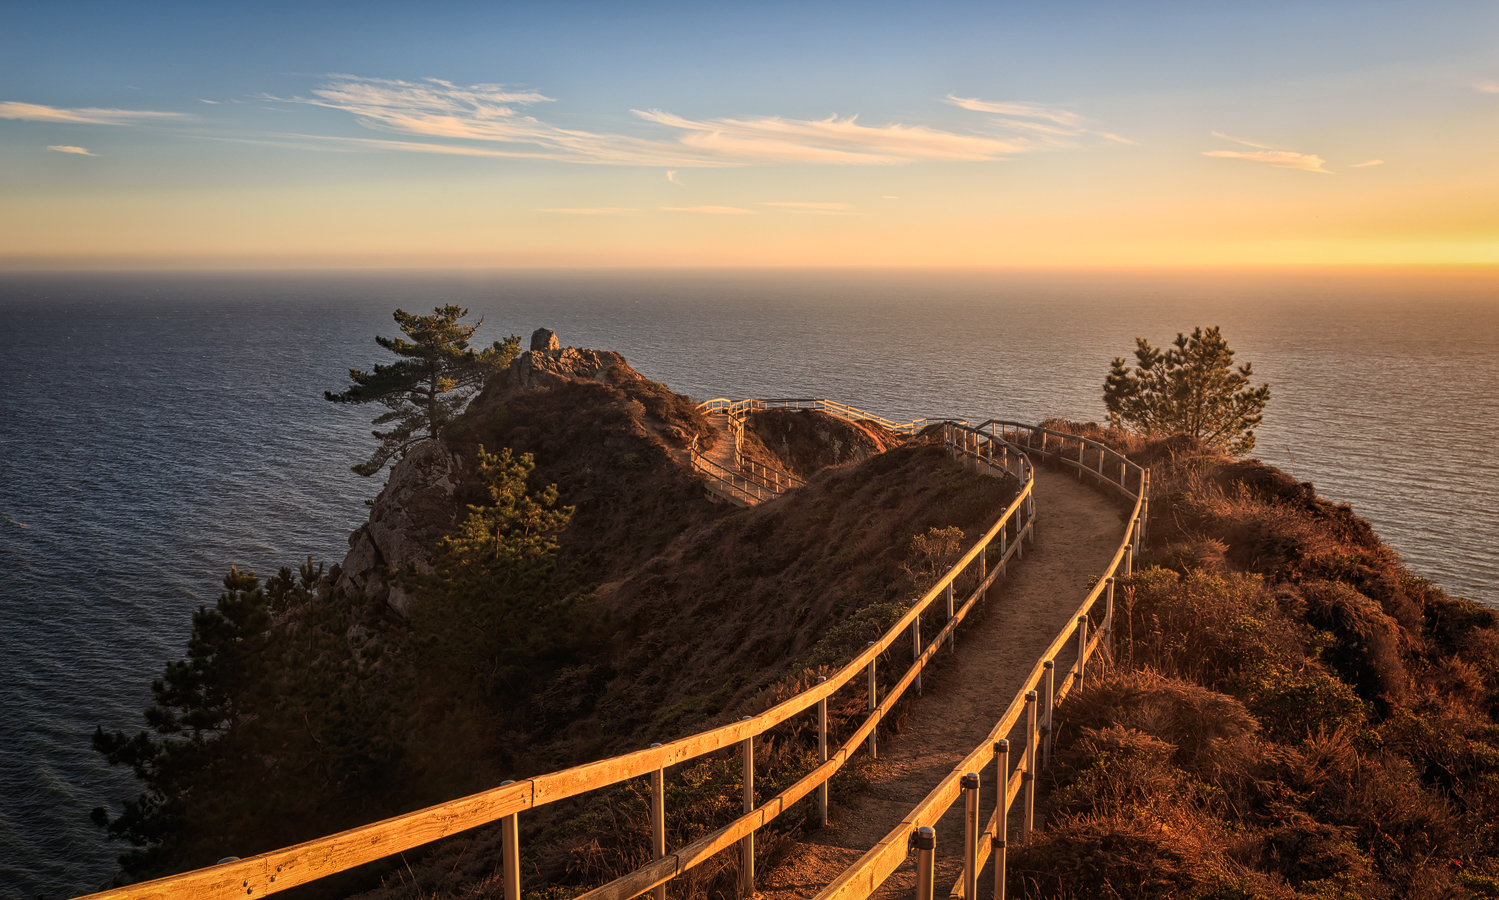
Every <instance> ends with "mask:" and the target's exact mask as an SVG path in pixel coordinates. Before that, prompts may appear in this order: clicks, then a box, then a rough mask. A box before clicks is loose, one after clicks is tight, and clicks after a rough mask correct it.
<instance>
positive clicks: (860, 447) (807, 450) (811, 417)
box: [740, 409, 905, 479]
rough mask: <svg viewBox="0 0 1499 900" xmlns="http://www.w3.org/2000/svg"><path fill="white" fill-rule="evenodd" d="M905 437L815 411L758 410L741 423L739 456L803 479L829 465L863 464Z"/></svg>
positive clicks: (878, 427)
mask: <svg viewBox="0 0 1499 900" xmlns="http://www.w3.org/2000/svg"><path fill="white" fill-rule="evenodd" d="M903 440H905V438H904V437H902V436H901V435H899V434H895V433H893V432H890V431H887V430H886V429H885V428H883V427H881V426H880V425H878V424H876V423H874V422H870V421H861V422H850V421H848V420H847V419H840V418H838V417H837V416H834V415H830V414H829V413H825V412H823V411H821V410H816V409H762V410H757V411H755V412H753V413H751V414H750V415H749V416H748V417H747V418H746V419H745V422H744V442H743V445H742V447H741V448H740V449H741V452H742V453H743V454H744V455H745V456H746V457H748V458H749V459H752V460H754V461H756V462H758V463H761V464H763V465H767V466H770V467H772V468H776V469H780V470H782V471H784V472H789V473H790V474H792V475H795V476H796V477H798V478H802V479H807V478H811V477H812V476H813V475H816V474H817V473H818V472H821V471H822V470H823V469H827V468H830V467H832V466H841V465H845V464H847V463H851V462H862V461H864V460H866V459H868V458H869V457H871V456H874V455H875V454H877V453H883V452H885V451H886V450H889V449H890V448H892V447H895V446H897V445H898V444H900V443H901V442H902V441H903Z"/></svg>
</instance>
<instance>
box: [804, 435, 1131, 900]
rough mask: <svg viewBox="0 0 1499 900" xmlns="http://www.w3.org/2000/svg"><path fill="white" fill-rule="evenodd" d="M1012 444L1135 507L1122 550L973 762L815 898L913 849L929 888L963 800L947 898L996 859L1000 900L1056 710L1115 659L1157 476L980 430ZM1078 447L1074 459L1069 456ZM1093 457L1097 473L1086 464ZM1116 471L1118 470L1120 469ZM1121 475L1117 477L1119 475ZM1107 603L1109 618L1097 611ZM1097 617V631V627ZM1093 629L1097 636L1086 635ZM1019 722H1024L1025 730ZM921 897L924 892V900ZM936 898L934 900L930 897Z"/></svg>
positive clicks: (973, 882)
mask: <svg viewBox="0 0 1499 900" xmlns="http://www.w3.org/2000/svg"><path fill="white" fill-rule="evenodd" d="M978 428H979V429H980V430H982V429H986V428H987V429H988V430H989V433H990V434H991V435H994V436H996V438H997V439H999V440H1004V441H1006V442H1007V443H1008V444H1010V445H1011V446H1018V447H1022V448H1025V449H1026V450H1027V451H1028V452H1031V453H1035V454H1038V455H1045V456H1046V457H1048V458H1050V459H1052V460H1054V461H1058V462H1060V463H1062V464H1063V465H1064V466H1068V467H1072V468H1075V469H1077V471H1078V477H1079V478H1083V477H1084V476H1085V475H1087V476H1089V477H1092V478H1094V479H1095V480H1097V481H1098V483H1099V484H1101V485H1104V486H1108V487H1112V488H1114V489H1115V490H1117V491H1118V492H1119V493H1120V494H1122V495H1123V496H1124V497H1125V498H1127V499H1131V500H1133V501H1134V508H1133V510H1132V511H1131V513H1130V519H1129V524H1128V526H1127V527H1126V528H1125V531H1124V536H1123V538H1122V539H1121V540H1120V543H1119V547H1118V549H1117V550H1115V551H1114V555H1113V557H1112V558H1111V559H1110V561H1109V564H1108V565H1107V566H1106V567H1105V568H1104V570H1103V572H1102V573H1101V574H1100V577H1099V579H1098V582H1097V584H1096V585H1095V586H1094V587H1093V589H1092V590H1090V591H1089V592H1088V594H1087V596H1085V597H1084V598H1083V600H1082V602H1081V603H1080V604H1079V605H1078V607H1077V609H1076V610H1074V612H1073V615H1072V617H1071V618H1070V620H1069V625H1068V626H1067V627H1066V628H1064V629H1063V630H1062V632H1061V633H1060V634H1058V635H1057V636H1056V638H1055V639H1053V640H1052V642H1051V644H1050V645H1049V646H1048V647H1047V648H1046V650H1045V651H1044V652H1043V653H1042V654H1041V657H1040V658H1039V659H1038V660H1037V661H1036V664H1035V665H1034V666H1033V667H1032V668H1031V671H1030V673H1029V674H1028V675H1027V676H1026V679H1025V681H1024V683H1022V685H1021V687H1020V689H1019V690H1018V691H1017V692H1016V693H1015V696H1014V699H1012V700H1011V701H1010V704H1009V706H1008V707H1007V708H1006V710H1005V713H1004V715H1002V716H1001V717H1000V719H999V721H998V722H996V723H995V724H994V727H993V728H991V729H990V730H989V733H988V734H987V735H986V736H985V737H984V739H983V741H981V742H980V743H979V745H978V746H977V747H975V748H974V749H973V750H972V751H971V752H970V753H969V754H968V755H967V756H965V757H964V758H963V760H962V761H961V762H959V763H958V764H957V765H956V766H954V767H953V769H952V771H951V772H950V773H949V774H948V775H947V776H946V777H944V778H943V779H942V781H941V782H940V783H939V784H938V785H937V786H936V787H935V788H933V789H932V791H931V792H930V793H928V794H927V796H926V797H925V798H924V799H923V800H922V801H921V802H920V803H918V804H917V805H916V806H915V807H914V808H913V809H912V810H911V812H910V813H909V814H908V815H907V816H906V817H905V818H904V819H902V820H901V823H900V824H899V825H897V826H896V827H895V828H893V829H891V831H890V832H889V833H888V834H887V835H885V837H884V838H883V839H881V840H880V841H879V843H877V844H875V846H874V847H873V848H871V849H870V850H869V852H867V853H865V854H864V856H863V857H861V858H860V859H859V860H858V862H856V863H854V865H852V866H850V867H849V868H848V869H846V870H845V871H844V872H843V873H841V874H840V875H839V876H838V877H837V878H836V879H834V881H833V882H832V883H831V884H829V885H828V886H827V888H825V889H824V890H823V891H821V892H820V893H819V894H818V895H817V900H835V898H836V900H862V898H865V897H869V896H870V895H871V894H873V893H874V892H875V890H877V889H878V888H879V887H880V885H882V884H883V883H884V882H885V880H886V879H887V878H889V877H890V875H891V873H893V872H894V871H895V869H896V868H897V867H898V866H899V865H900V863H901V862H902V861H903V860H904V859H905V858H906V856H907V855H908V853H910V852H911V849H912V848H917V852H918V862H917V865H918V876H917V880H918V885H919V886H920V887H925V888H929V887H930V878H929V877H928V878H927V879H926V882H927V883H926V884H925V885H922V881H923V878H922V873H923V872H925V873H930V872H931V853H932V850H931V849H930V845H931V844H932V843H934V841H935V839H936V838H937V837H938V836H937V835H936V834H935V828H936V824H937V821H938V820H939V819H941V818H942V816H943V815H944V814H945V813H946V812H947V811H948V809H949V808H950V807H951V806H952V805H953V803H954V802H955V801H957V799H958V798H959V796H960V795H962V796H963V799H964V822H965V825H964V831H963V835H962V841H963V843H962V845H961V846H962V848H963V857H964V861H963V875H962V877H961V878H960V879H959V880H958V883H957V884H955V885H953V887H952V889H951V891H950V892H949V896H950V897H963V898H973V897H975V896H976V887H977V883H978V877H979V874H980V873H981V871H982V870H983V867H984V865H985V863H986V862H988V861H989V859H990V857H991V856H992V857H993V858H994V867H993V878H994V892H993V896H994V897H996V898H999V900H1003V898H1004V896H1005V893H1004V881H1005V848H1006V844H1007V839H1008V835H1009V833H1010V830H1011V829H1010V827H1009V813H1010V809H1011V808H1012V806H1013V805H1014V803H1015V801H1016V800H1019V801H1021V809H1020V819H1021V822H1020V827H1019V830H1020V834H1021V837H1022V838H1025V837H1028V836H1029V835H1030V832H1031V830H1032V828H1033V827H1034V824H1035V776H1036V774H1037V773H1038V772H1039V771H1040V769H1041V767H1042V766H1043V765H1044V764H1045V763H1046V762H1047V757H1049V755H1050V752H1051V738H1052V721H1053V711H1054V710H1055V708H1056V705H1057V704H1058V703H1060V702H1061V701H1062V700H1063V699H1064V698H1065V697H1066V696H1067V694H1068V693H1069V692H1070V691H1072V690H1073V689H1075V688H1077V687H1081V686H1082V684H1083V681H1084V678H1085V677H1086V674H1087V670H1088V661H1089V660H1090V659H1092V658H1093V657H1094V656H1095V655H1096V654H1097V653H1098V652H1099V651H1100V650H1101V649H1102V650H1104V651H1105V652H1108V651H1109V648H1110V647H1111V642H1112V638H1113V627H1114V581H1115V578H1116V577H1117V576H1119V575H1121V574H1122V575H1128V574H1130V572H1131V570H1132V567H1133V560H1134V557H1135V555H1136V554H1137V553H1138V552H1139V549H1140V541H1141V540H1142V537H1143V534H1144V529H1145V516H1146V514H1147V509H1148V504H1149V490H1150V473H1149V471H1148V470H1146V469H1144V468H1142V467H1140V466H1138V465H1136V464H1135V463H1132V462H1130V461H1129V460H1128V459H1126V458H1125V457H1123V456H1122V455H1120V454H1119V453H1116V452H1115V451H1113V450H1112V449H1110V448H1108V447H1106V446H1104V445H1102V444H1100V443H1098V442H1096V441H1090V440H1087V439H1085V438H1080V437H1077V436H1076V435H1071V434H1066V433H1064V432H1059V431H1053V430H1050V429H1046V428H1038V427H1035V426H1031V425H1025V424H1023V423H1019V422H1008V421H993V420H991V421H989V422H985V423H983V424H982V425H980V426H978ZM1074 449H1075V453H1076V458H1069V456H1068V455H1067V454H1068V453H1069V452H1070V451H1073V450H1074ZM1094 454H1096V457H1095V458H1096V465H1090V464H1089V457H1090V456H1094ZM1116 464H1117V466H1116ZM1115 472H1117V473H1118V478H1117V479H1116V478H1114V477H1113V473H1115ZM1100 600H1102V606H1103V610H1102V613H1101V614H1100V613H1099V611H1098V609H1097V608H1098V606H1099V601H1100ZM1095 619H1097V622H1096V627H1093V623H1094V620H1095ZM1090 627H1093V633H1092V635H1091V636H1090V634H1089V629H1090ZM1074 645H1075V647H1076V655H1075V661H1074V662H1073V664H1072V666H1071V667H1070V668H1069V669H1068V671H1067V673H1066V675H1065V677H1063V679H1062V681H1061V683H1060V684H1058V683H1056V681H1055V670H1056V661H1057V658H1058V656H1059V655H1062V654H1063V653H1064V652H1065V651H1066V650H1067V649H1068V648H1069V646H1074ZM1022 717H1023V718H1024V724H1023V725H1022V724H1021V721H1022ZM1017 727H1019V730H1020V734H1021V738H1020V750H1019V753H1018V754H1017V755H1018V759H1017V760H1016V761H1015V765H1013V766H1012V765H1011V753H1010V737H1011V736H1012V734H1013V733H1014V732H1015V731H1016V729H1017ZM991 761H993V762H994V772H995V776H994V779H993V783H994V795H995V798H994V804H993V812H992V814H991V815H990V817H989V818H988V820H987V822H984V821H983V820H982V817H981V803H980V800H981V795H980V793H979V792H980V781H981V779H980V773H981V772H982V771H983V770H984V769H985V768H986V767H987V766H988V765H989V763H990V762H991ZM920 893H921V891H920V890H918V895H920ZM928 896H930V895H928Z"/></svg>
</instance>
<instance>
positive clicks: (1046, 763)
mask: <svg viewBox="0 0 1499 900" xmlns="http://www.w3.org/2000/svg"><path fill="white" fill-rule="evenodd" d="M1056 674H1057V661H1056V660H1054V659H1048V660H1047V661H1046V662H1043V663H1042V664H1041V768H1043V769H1046V768H1050V767H1051V721H1052V715H1051V711H1052V708H1053V707H1055V706H1056V696H1057V687H1056Z"/></svg>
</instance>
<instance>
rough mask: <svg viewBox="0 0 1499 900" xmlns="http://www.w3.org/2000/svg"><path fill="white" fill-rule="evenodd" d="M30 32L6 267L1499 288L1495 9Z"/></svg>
mask: <svg viewBox="0 0 1499 900" xmlns="http://www.w3.org/2000/svg"><path fill="white" fill-rule="evenodd" d="M6 22H7V27H6V28H5V29H4V33H3V35H0V265H6V266H10V267H35V266H44V267H45V266H50V265H58V266H76V265H165V266H176V265H189V266H197V265H288V264H289V265H320V264H326V265H374V264H377V263H379V262H381V261H384V262H386V263H389V264H400V265H439V266H440V265H498V266H507V265H621V264H642V265H870V264H882V263H885V262H888V263H890V264H900V265H1027V264H1047V265H1117V264H1127V263H1130V262H1140V263H1144V264H1153V265H1172V264H1201V263H1215V262H1216V263H1232V264H1245V263H1251V264H1252V263H1256V262H1259V263H1268V264H1277V263H1303V264H1304V263H1318V262H1324V263H1370V262H1376V263H1377V262H1390V263H1401V262H1404V263H1430V262H1467V263H1490V264H1491V263H1495V262H1499V223H1496V221H1495V218H1494V216H1493V214H1492V213H1491V212H1490V213H1485V209H1488V210H1492V209H1495V208H1499V202H1495V201H1499V196H1496V194H1495V192H1496V191H1499V184H1496V178H1495V169H1496V168H1499V167H1496V166H1494V165H1493V162H1492V159H1493V156H1494V154H1493V152H1492V151H1491V149H1490V148H1492V147H1493V146H1499V128H1496V124H1499V5H1495V4H1493V3H1486V4H1479V3H1466V4H1463V3H1445V4H1419V5H1418V4H1408V3H1407V4H1368V3H1363V4H1352V3H1320V4H1319V3H1313V4H1263V3H1261V4H1254V5H1244V4H1227V3H1219V4H1204V3H1191V4H1189V3H1174V4H1128V5H1126V4H1118V5H1114V4H1109V5H1105V4H1049V5H1036V4H1028V5H1018V4H1014V5H1004V4H993V3H990V4H935V5H927V6H921V7H916V6H915V5H912V4H778V5H776V4H770V5H767V4H757V5H755V6H754V7H752V8H751V7H744V6H733V7H730V6H726V5H708V4H630V5H618V4H602V3H572V4H528V5H524V6H522V5H510V4H486V5H477V4H475V5H453V4H447V5H442V6H441V7H439V8H436V9H428V8H426V7H423V6H416V5H409V4H408V5H395V4H388V5H365V6H334V5H328V4H301V5H292V4H272V5H264V6H258V7H254V8H247V7H236V8H233V9H222V8H218V7H213V6H210V7H204V6H200V5H188V4H138V5H132V6H126V5H121V4H109V5H105V4H50V5H35V6H30V5H28V6H17V7H16V8H14V9H13V10H10V11H8V12H7V13H6ZM1327 175H1332V176H1333V177H1332V178H1327V177H1326V176H1327ZM1313 219H1325V220H1326V221H1325V222H1323V223H1322V225H1321V226H1319V227H1312V226H1313V225H1314V224H1315V223H1314V222H1312V221H1311V220H1313Z"/></svg>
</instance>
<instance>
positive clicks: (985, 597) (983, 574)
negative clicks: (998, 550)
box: [979, 545, 989, 605]
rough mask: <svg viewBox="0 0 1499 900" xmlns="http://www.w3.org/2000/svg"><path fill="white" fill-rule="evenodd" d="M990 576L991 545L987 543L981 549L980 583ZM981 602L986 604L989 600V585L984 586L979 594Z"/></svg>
mask: <svg viewBox="0 0 1499 900" xmlns="http://www.w3.org/2000/svg"><path fill="white" fill-rule="evenodd" d="M988 577H989V547H988V545H985V546H984V549H982V550H980V551H979V584H983V583H984V580H985V579H986V578H988ZM979 602H980V603H983V604H986V605H987V604H988V602H989V588H988V586H987V585H986V586H985V587H984V590H983V591H982V592H981V593H980V594H979Z"/></svg>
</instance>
